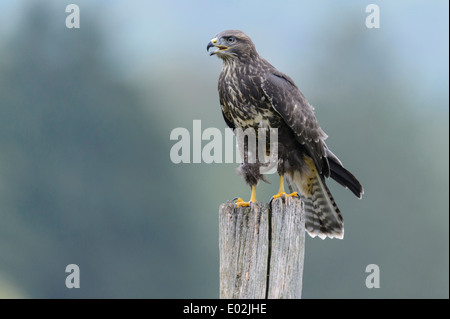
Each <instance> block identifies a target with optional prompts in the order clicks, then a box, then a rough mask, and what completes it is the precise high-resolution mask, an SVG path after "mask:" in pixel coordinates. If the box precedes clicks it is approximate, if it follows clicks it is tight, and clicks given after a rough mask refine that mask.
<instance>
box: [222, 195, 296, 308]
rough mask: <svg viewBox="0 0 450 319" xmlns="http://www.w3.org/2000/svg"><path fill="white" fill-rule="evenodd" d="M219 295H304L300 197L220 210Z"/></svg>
mask: <svg viewBox="0 0 450 319" xmlns="http://www.w3.org/2000/svg"><path fill="white" fill-rule="evenodd" d="M219 219H220V221H219V225H220V231H219V246H220V247H219V248H220V298H224V299H255V298H257V299H264V298H301V292H302V275H303V258H304V251H305V249H304V245H305V218H304V211H303V209H302V204H301V201H300V199H298V198H293V197H287V198H285V199H281V198H279V199H276V200H273V201H272V204H271V205H270V204H262V203H255V204H253V205H252V208H250V207H242V208H238V209H235V208H234V202H233V201H229V202H227V203H225V204H222V205H221V206H220V211H219Z"/></svg>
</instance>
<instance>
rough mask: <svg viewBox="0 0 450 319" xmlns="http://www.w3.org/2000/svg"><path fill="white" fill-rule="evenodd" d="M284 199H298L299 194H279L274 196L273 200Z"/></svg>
mask: <svg viewBox="0 0 450 319" xmlns="http://www.w3.org/2000/svg"><path fill="white" fill-rule="evenodd" d="M280 197H281V198H283V199H285V198H286V197H298V193H297V192H293V193H291V194H286V192H280V193H278V194H275V195H273V196H272V200H274V199H277V198H280Z"/></svg>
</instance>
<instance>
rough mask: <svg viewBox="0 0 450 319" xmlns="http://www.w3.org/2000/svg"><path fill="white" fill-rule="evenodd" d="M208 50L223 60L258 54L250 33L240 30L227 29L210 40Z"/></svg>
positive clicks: (210, 53) (245, 57) (246, 57)
mask: <svg viewBox="0 0 450 319" xmlns="http://www.w3.org/2000/svg"><path fill="white" fill-rule="evenodd" d="M206 50H207V51H208V52H209V55H217V56H218V57H219V58H221V59H222V60H224V61H225V60H229V59H240V60H242V59H248V58H250V57H252V56H256V54H257V53H256V49H255V45H254V44H253V42H252V40H251V39H250V37H249V36H248V35H246V34H245V33H244V32H242V31H239V30H226V31H222V32H220V33H219V34H217V35H216V36H215V37H214V39H212V40H211V41H209V43H208V46H207V47H206Z"/></svg>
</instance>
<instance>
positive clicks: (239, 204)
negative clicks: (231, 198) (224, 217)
mask: <svg viewBox="0 0 450 319" xmlns="http://www.w3.org/2000/svg"><path fill="white" fill-rule="evenodd" d="M255 202H256V186H252V195H251V196H250V201H248V202H244V201H243V200H242V198H238V199H237V200H236V204H235V205H234V207H235V208H237V207H249V206H250V203H255Z"/></svg>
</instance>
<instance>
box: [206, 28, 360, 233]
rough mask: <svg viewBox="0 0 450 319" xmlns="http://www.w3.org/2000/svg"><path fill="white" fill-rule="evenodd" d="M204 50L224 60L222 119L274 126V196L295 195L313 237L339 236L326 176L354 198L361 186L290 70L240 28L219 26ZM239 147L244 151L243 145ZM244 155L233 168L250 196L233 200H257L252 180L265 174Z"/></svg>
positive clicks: (339, 224) (245, 125) (244, 125)
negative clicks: (287, 190)
mask: <svg viewBox="0 0 450 319" xmlns="http://www.w3.org/2000/svg"><path fill="white" fill-rule="evenodd" d="M207 51H208V52H209V53H210V55H216V56H217V57H219V58H220V59H222V61H223V66H222V72H221V73H220V77H219V85H218V89H219V98H220V106H221V109H222V114H223V117H224V119H225V122H226V124H227V125H228V126H229V127H230V128H232V129H237V128H239V129H242V130H246V129H248V128H253V129H255V132H256V133H255V134H258V132H259V130H257V129H259V128H276V129H277V134H278V157H277V163H276V166H277V172H278V174H279V175H280V187H279V191H278V193H277V194H276V195H274V196H273V198H279V197H284V196H298V195H300V197H301V199H302V201H303V203H304V209H305V228H306V231H307V232H308V233H309V234H310V235H311V236H312V237H315V236H318V237H319V238H322V239H325V238H326V237H329V238H340V239H342V238H343V236H344V222H343V218H342V215H341V213H340V211H339V208H338V207H337V205H336V203H335V201H334V199H333V196H332V195H331V193H330V191H329V189H328V187H327V185H326V183H325V178H328V177H331V178H332V179H334V180H335V181H336V182H338V183H339V184H341V185H342V186H344V187H346V188H348V189H349V190H351V191H352V192H353V193H354V194H355V195H356V196H357V197H358V198H361V197H362V194H363V193H364V190H363V188H362V186H361V184H360V183H359V181H358V180H357V179H356V178H355V176H353V174H352V173H350V172H349V171H348V170H346V169H345V168H344V167H343V165H342V163H341V161H340V160H339V159H338V158H337V156H336V155H334V154H333V153H332V152H331V151H330V150H329V149H328V147H327V145H326V144H325V139H326V138H327V135H326V134H325V132H324V131H323V130H322V129H321V128H320V126H319V124H318V122H317V119H316V117H315V115H314V109H313V107H312V106H311V105H310V104H309V103H308V101H307V100H306V98H305V97H304V95H303V94H302V92H300V90H299V88H298V87H297V86H296V84H295V83H294V81H293V80H292V79H291V78H290V77H289V76H287V75H286V74H284V73H282V72H280V71H278V70H277V69H276V68H275V67H273V66H272V65H271V64H270V63H269V62H268V61H267V60H265V59H264V58H262V57H261V56H260V55H259V54H258V52H257V51H256V49H255V45H254V44H253V42H252V40H251V39H250V37H248V36H247V35H246V34H245V33H244V32H242V31H239V30H226V31H223V32H220V33H219V34H217V35H216V36H215V37H214V38H213V39H212V40H211V41H210V42H209V43H208V45H207ZM258 145H259V144H258ZM244 149H245V151H246V152H247V151H248V147H247V148H244ZM246 155H247V154H246ZM246 155H245V156H244V160H243V162H242V163H241V164H240V166H239V168H238V172H239V174H240V175H242V176H243V177H244V179H245V181H246V183H247V184H248V185H249V186H250V187H251V199H250V201H249V202H244V201H243V200H242V199H240V198H238V199H237V202H236V205H237V206H249V205H250V203H251V202H256V185H257V184H258V181H259V180H265V179H264V176H263V174H261V165H262V164H261V162H260V161H256V162H252V163H250V162H248V161H246V159H247V156H246ZM284 177H286V181H287V184H288V186H289V188H290V189H291V191H295V192H293V193H292V194H289V195H288V194H286V193H285V189H284Z"/></svg>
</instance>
